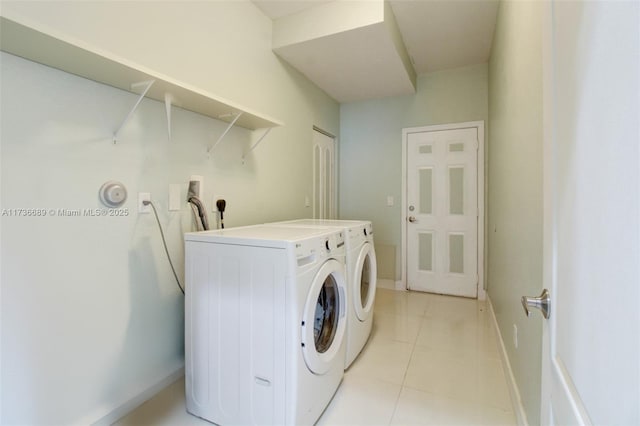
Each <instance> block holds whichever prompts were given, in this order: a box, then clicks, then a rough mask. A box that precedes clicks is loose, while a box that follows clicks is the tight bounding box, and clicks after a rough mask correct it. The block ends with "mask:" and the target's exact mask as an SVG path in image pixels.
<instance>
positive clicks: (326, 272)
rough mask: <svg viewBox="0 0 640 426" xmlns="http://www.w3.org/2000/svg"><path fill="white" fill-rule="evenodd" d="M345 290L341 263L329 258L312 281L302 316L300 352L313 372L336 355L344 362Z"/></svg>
mask: <svg viewBox="0 0 640 426" xmlns="http://www.w3.org/2000/svg"><path fill="white" fill-rule="evenodd" d="M345 290H346V289H345V277H344V267H343V265H342V264H340V262H338V261H337V260H335V259H330V260H328V261H327V262H325V264H324V265H322V267H321V268H320V270H319V271H318V273H317V274H316V276H315V277H314V279H313V282H312V283H311V286H310V290H309V295H308V296H307V302H306V304H305V307H304V312H303V317H302V319H303V320H302V352H303V354H304V360H305V363H306V364H307V367H309V369H310V370H311V371H312V372H314V373H315V374H324V373H326V372H327V371H329V369H330V368H331V366H332V365H335V364H334V363H335V360H336V357H337V356H339V359H340V360H339V362H340V363H342V364H344V359H343V358H344V352H341V348H342V343H343V340H344V332H345V323H346V320H347V317H346V315H345V313H346V309H345V308H346V300H345V295H346V291H345Z"/></svg>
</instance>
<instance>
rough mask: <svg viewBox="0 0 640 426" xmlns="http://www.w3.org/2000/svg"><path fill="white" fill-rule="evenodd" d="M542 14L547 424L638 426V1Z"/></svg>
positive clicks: (559, 5) (562, 7)
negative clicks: (548, 300)
mask: <svg viewBox="0 0 640 426" xmlns="http://www.w3.org/2000/svg"><path fill="white" fill-rule="evenodd" d="M543 16H544V17H545V25H544V49H543V53H544V54H543V59H544V66H543V70H544V83H545V85H544V89H545V90H544V95H545V96H544V118H545V126H544V128H545V145H544V148H545V149H544V200H545V207H544V213H545V220H544V223H545V226H544V281H545V283H544V285H545V287H547V288H548V289H549V292H550V295H551V315H550V317H549V319H548V320H547V321H543V324H544V325H543V330H544V331H543V338H544V340H543V348H544V350H543V369H542V370H543V382H542V384H543V386H542V398H541V400H542V413H541V419H542V423H543V424H557V425H569V424H576V425H577V424H598V425H638V424H640V315H639V314H638V312H640V310H639V309H638V304H639V302H640V300H639V298H640V269H639V268H640V208H639V204H640V181H639V179H640V174H639V170H640V158H639V153H640V149H639V148H640V126H639V117H640V83H639V81H640V64H639V62H640V59H639V58H640V3H639V2H637V1H635V2H634V1H632V2H608V1H595V2H565V1H558V2H553V3H550V4H545V6H544V15H543ZM529 296H533V295H529ZM539 318H540V316H539V315H537V314H536V315H535V318H534V317H533V316H532V318H530V320H531V321H540V319H539Z"/></svg>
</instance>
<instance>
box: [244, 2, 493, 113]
mask: <svg viewBox="0 0 640 426" xmlns="http://www.w3.org/2000/svg"><path fill="white" fill-rule="evenodd" d="M349 1H351V2H353V0H334V1H326V0H253V2H254V3H255V4H256V6H257V7H258V8H260V9H261V10H262V11H263V13H264V14H265V15H267V16H268V17H270V18H271V19H273V21H274V28H275V26H276V25H278V23H279V22H281V21H285V20H287V21H291V20H292V19H295V18H296V17H297V16H302V15H307V19H308V15H309V14H313V13H315V11H317V12H318V15H323V14H324V15H325V16H326V15H327V13H326V12H327V10H328V7H330V6H331V5H330V3H337V2H349ZM364 1H371V0H364ZM498 1H499V0H389V1H388V3H389V4H390V5H391V10H392V11H393V15H394V16H395V22H396V23H397V29H398V30H399V33H400V35H401V42H403V43H404V46H397V43H396V49H392V50H393V51H392V50H389V49H385V47H384V46H385V45H386V44H388V43H382V42H380V40H379V39H369V38H368V35H367V34H366V32H367V31H371V28H368V27H362V28H355V29H354V31H345V32H341V33H340V34H332V35H331V36H330V37H327V36H323V37H319V38H317V39H315V40H309V41H308V42H309V44H303V43H298V44H297V45H296V46H293V45H292V46H291V47H290V48H287V49H274V51H275V52H276V53H277V54H278V55H280V56H281V57H283V59H285V60H286V61H287V62H289V63H290V64H291V65H293V66H294V67H296V68H297V69H299V70H300V71H301V72H302V73H303V74H305V75H306V76H307V77H308V78H309V79H310V80H312V81H314V82H315V83H316V84H317V85H318V86H320V87H321V88H322V89H323V90H325V91H326V92H327V93H328V94H329V95H330V96H332V97H333V98H335V99H336V100H338V101H339V102H351V101H357V100H364V99H372V98H380V97H385V96H394V95H401V94H407V83H406V80H407V79H408V80H411V75H410V74H411V73H412V72H414V71H415V74H422V73H427V72H432V71H439V70H444V69H451V68H457V67H461V66H467V65H474V64H479V63H485V62H488V60H489V55H490V53H491V43H492V40H493V32H494V28H495V22H496V15H497V11H498ZM337 19H339V18H337ZM385 19H386V16H385ZM394 26H395V25H394ZM387 27H389V25H387ZM346 33H352V35H350V34H346ZM356 33H358V35H356ZM336 37H338V38H336ZM345 37H348V40H347V39H345ZM340 38H342V39H344V40H342V41H340ZM389 38H393V35H390V36H389ZM374 40H375V41H374ZM401 44H402V43H401ZM396 50H397V51H396ZM332 54H333V56H332ZM403 54H405V55H406V54H408V57H409V58H410V61H411V64H412V68H413V69H412V70H407V69H406V66H404V67H403V66H401V65H402V64H401V61H402V55H403ZM350 58H351V59H350ZM344 61H347V62H344ZM349 61H351V62H349ZM318 64H323V66H322V67H320V66H319V65H318ZM383 64H386V65H383ZM405 65H406V64H405ZM409 66H411V65H409ZM332 67H333V68H332ZM386 68H391V69H392V70H393V72H391V71H390V70H389V69H386ZM365 69H368V70H369V72H368V74H370V76H369V77H371V76H376V77H377V78H368V79H367V78H364V79H363V77H367V75H366V74H367V73H364V75H363V70H365ZM332 71H333V72H332ZM407 71H408V72H407ZM398 73H405V74H409V75H400V74H398ZM327 74H329V75H331V74H333V77H331V76H329V77H327ZM403 79H404V80H405V81H404V82H403V83H402V84H397V85H396V84H394V81H397V82H400V81H401V80H403ZM381 80H384V81H381ZM413 80H414V81H415V75H414V78H413ZM387 81H388V82H389V84H386V82H387ZM413 91H415V84H414V87H413Z"/></svg>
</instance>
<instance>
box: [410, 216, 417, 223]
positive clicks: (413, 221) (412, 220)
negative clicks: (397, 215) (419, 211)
mask: <svg viewBox="0 0 640 426" xmlns="http://www.w3.org/2000/svg"><path fill="white" fill-rule="evenodd" d="M417 221H418V219H416V217H415V216H409V222H411V223H415V222H417Z"/></svg>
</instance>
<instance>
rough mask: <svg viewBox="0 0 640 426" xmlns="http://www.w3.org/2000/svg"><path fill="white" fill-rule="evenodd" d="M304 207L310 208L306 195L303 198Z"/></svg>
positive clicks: (309, 201)
mask: <svg viewBox="0 0 640 426" xmlns="http://www.w3.org/2000/svg"><path fill="white" fill-rule="evenodd" d="M304 206H305V207H311V200H310V199H309V196H308V195H307V196H305V197H304Z"/></svg>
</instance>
